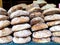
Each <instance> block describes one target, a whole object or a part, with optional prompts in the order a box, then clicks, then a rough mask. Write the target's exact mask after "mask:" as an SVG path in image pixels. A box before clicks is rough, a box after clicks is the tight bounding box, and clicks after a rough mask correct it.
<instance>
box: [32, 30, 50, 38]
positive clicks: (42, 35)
mask: <svg viewBox="0 0 60 45" xmlns="http://www.w3.org/2000/svg"><path fill="white" fill-rule="evenodd" d="M32 36H33V37H34V38H46V37H50V36H51V32H50V31H49V30H42V31H37V32H34V33H33V35H32Z"/></svg>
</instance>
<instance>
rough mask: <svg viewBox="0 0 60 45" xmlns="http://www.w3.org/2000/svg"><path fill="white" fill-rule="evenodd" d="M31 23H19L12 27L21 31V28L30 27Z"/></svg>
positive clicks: (13, 29)
mask: <svg viewBox="0 0 60 45" xmlns="http://www.w3.org/2000/svg"><path fill="white" fill-rule="evenodd" d="M30 27H31V25H30V24H28V23H26V24H19V25H14V26H13V27H12V31H19V30H24V29H28V28H30Z"/></svg>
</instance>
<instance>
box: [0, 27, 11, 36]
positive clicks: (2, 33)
mask: <svg viewBox="0 0 60 45" xmlns="http://www.w3.org/2000/svg"><path fill="white" fill-rule="evenodd" d="M11 33H12V30H11V28H4V29H2V30H0V37H3V36H7V35H10V34H11Z"/></svg>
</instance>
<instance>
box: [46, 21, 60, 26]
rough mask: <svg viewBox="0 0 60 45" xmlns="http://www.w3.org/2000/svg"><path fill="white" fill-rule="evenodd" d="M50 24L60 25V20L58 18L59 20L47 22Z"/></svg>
mask: <svg viewBox="0 0 60 45" xmlns="http://www.w3.org/2000/svg"><path fill="white" fill-rule="evenodd" d="M46 24H47V25H48V26H54V25H59V24H60V21H59V20H57V21H50V22H47V23H46Z"/></svg>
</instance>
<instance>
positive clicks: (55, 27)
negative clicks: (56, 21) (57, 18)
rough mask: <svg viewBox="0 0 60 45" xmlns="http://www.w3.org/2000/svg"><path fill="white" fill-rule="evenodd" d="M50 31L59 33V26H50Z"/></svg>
mask: <svg viewBox="0 0 60 45" xmlns="http://www.w3.org/2000/svg"><path fill="white" fill-rule="evenodd" d="M49 30H50V31H52V32H53V31H60V25H57V26H52V27H51V28H50V29H49Z"/></svg>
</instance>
